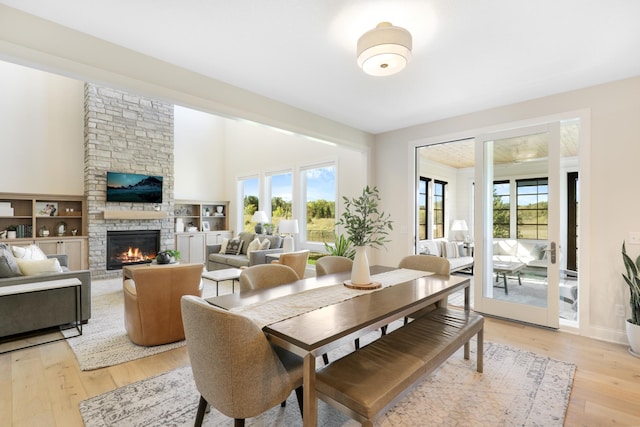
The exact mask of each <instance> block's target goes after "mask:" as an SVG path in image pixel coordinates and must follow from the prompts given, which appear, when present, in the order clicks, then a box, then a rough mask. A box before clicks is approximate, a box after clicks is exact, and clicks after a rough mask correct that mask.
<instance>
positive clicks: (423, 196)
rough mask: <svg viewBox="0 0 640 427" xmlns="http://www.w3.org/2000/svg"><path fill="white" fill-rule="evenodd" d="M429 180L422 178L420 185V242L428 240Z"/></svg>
mask: <svg viewBox="0 0 640 427" xmlns="http://www.w3.org/2000/svg"><path fill="white" fill-rule="evenodd" d="M429 181H430V179H429V178H425V177H423V176H421V177H420V182H419V183H418V238H419V239H420V240H424V239H428V237H427V186H428V185H429Z"/></svg>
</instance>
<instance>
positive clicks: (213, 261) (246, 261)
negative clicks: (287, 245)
mask: <svg viewBox="0 0 640 427" xmlns="http://www.w3.org/2000/svg"><path fill="white" fill-rule="evenodd" d="M256 237H258V238H259V239H260V241H262V240H263V239H268V240H269V241H270V242H271V244H270V246H269V249H264V250H257V251H251V254H249V255H247V248H248V247H249V243H251V242H252V241H253V239H255V238H256ZM236 239H240V240H242V241H243V243H242V248H241V252H240V254H238V255H230V254H221V253H220V248H221V246H222V245H208V246H207V270H209V271H212V270H222V269H224V268H240V267H249V266H252V265H256V264H265V263H266V255H267V254H274V253H281V252H282V240H283V239H282V237H281V236H267V235H262V234H254V233H248V232H246V231H243V232H241V233H239V234H238V237H236Z"/></svg>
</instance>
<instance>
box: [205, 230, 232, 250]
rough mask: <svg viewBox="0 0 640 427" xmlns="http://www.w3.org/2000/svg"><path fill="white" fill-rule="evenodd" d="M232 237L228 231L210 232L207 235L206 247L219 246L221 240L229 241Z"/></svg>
mask: <svg viewBox="0 0 640 427" xmlns="http://www.w3.org/2000/svg"><path fill="white" fill-rule="evenodd" d="M232 237H233V233H232V232H231V231H228V230H219V231H212V232H211V233H207V246H208V245H219V244H221V243H222V239H225V238H226V239H231V238H232Z"/></svg>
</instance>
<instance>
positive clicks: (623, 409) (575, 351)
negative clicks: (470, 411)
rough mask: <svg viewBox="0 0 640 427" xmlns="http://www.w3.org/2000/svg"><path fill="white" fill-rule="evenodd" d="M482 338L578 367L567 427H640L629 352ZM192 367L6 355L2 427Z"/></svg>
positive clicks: (574, 340) (492, 333)
mask: <svg viewBox="0 0 640 427" xmlns="http://www.w3.org/2000/svg"><path fill="white" fill-rule="evenodd" d="M485 337H486V338H485V339H486V340H488V341H494V342H498V343H503V344H508V345H511V346H514V347H519V348H523V349H527V350H531V351H534V352H536V353H539V354H545V355H548V356H550V357H553V358H556V359H559V360H564V361H568V362H573V363H575V364H577V367H578V368H577V371H576V376H575V380H574V384H573V390H572V393H571V399H570V402H569V409H568V412H567V417H566V423H565V425H567V426H613V425H615V426H640V359H637V358H635V357H633V356H631V355H630V354H629V353H628V351H627V347H626V346H622V345H616V344H610V343H604V342H600V341H595V340H590V339H586V338H582V337H578V336H574V335H571V334H567V333H561V332H554V331H549V330H544V329H540V328H535V327H531V326H525V325H522V324H518V323H511V322H506V321H503V320H496V319H487V322H486V326H485ZM188 364H189V357H188V355H187V352H186V348H185V347H183V348H180V349H176V350H172V351H168V352H165V353H162V354H159V355H156V356H151V357H147V358H144V359H140V360H137V361H132V362H129V363H125V364H121V365H117V366H113V367H109V368H103V369H98V370H95V371H84V372H83V371H80V369H79V367H78V363H77V361H76V358H75V356H74V354H73V352H72V351H71V349H70V348H69V346H68V344H67V343H66V342H65V341H61V342H57V343H52V344H47V345H42V346H39V347H34V348H31V349H26V350H20V351H15V352H12V353H7V354H3V355H0V385H1V389H0V414H1V415H0V425H3V426H4V425H12V426H28V427H33V426H38V427H42V426H60V427H73V426H82V419H81V417H80V413H79V410H78V404H79V403H80V401H82V400H84V399H87V398H89V397H92V396H96V395H98V394H101V393H104V392H106V391H110V390H113V389H115V388H117V387H121V386H124V385H126V384H129V383H132V382H135V381H139V380H142V379H144V378H148V377H151V376H154V375H157V374H160V373H162V372H166V371H169V370H171V369H174V368H177V367H180V366H185V365H188ZM5 423H10V424H5Z"/></svg>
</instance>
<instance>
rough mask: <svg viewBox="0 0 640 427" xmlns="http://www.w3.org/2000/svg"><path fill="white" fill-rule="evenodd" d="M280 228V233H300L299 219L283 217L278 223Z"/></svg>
mask: <svg viewBox="0 0 640 427" xmlns="http://www.w3.org/2000/svg"><path fill="white" fill-rule="evenodd" d="M278 229H279V230H280V233H283V234H284V233H287V234H296V233H298V220H297V219H283V220H282V221H280V223H278Z"/></svg>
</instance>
